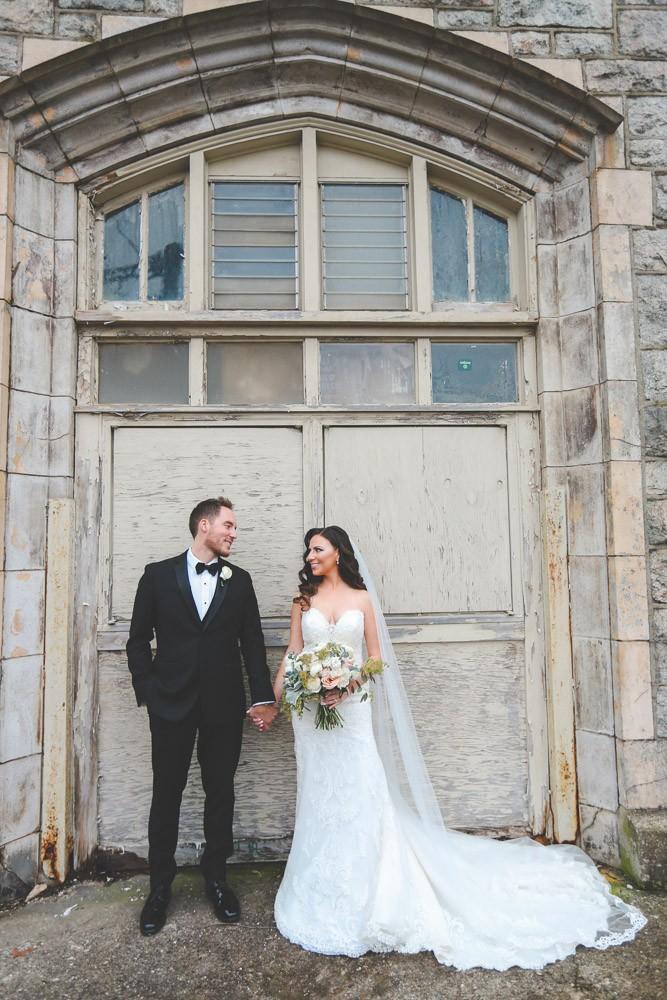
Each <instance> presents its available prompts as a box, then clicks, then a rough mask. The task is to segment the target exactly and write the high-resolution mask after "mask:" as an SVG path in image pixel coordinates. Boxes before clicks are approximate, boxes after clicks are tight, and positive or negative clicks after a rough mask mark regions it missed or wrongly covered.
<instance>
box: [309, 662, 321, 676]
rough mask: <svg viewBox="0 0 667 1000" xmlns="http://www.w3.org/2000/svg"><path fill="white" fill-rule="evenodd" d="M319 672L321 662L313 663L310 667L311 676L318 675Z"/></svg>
mask: <svg viewBox="0 0 667 1000" xmlns="http://www.w3.org/2000/svg"><path fill="white" fill-rule="evenodd" d="M319 672H320V666H319V663H313V664H311V667H310V676H311V677H317V675H318V674H319Z"/></svg>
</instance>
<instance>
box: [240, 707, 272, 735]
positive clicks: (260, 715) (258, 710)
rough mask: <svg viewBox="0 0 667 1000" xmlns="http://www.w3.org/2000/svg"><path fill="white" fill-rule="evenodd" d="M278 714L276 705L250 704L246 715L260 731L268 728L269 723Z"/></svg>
mask: <svg viewBox="0 0 667 1000" xmlns="http://www.w3.org/2000/svg"><path fill="white" fill-rule="evenodd" d="M277 714H278V706H277V705H252V706H251V707H250V708H249V709H248V711H247V712H246V715H247V716H248V718H249V719H250V721H251V722H252V724H253V726H256V727H257V729H259V731H260V732H261V733H263V732H266V730H267V729H270V727H271V723H272V722H273V720H274V719H275V717H276V716H277Z"/></svg>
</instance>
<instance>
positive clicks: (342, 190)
mask: <svg viewBox="0 0 667 1000" xmlns="http://www.w3.org/2000/svg"><path fill="white" fill-rule="evenodd" d="M322 243H323V266H322V273H323V281H324V306H325V308H326V309H406V308H407V304H408V273H407V239H406V222H405V187H404V186H403V185H402V184H324V185H323V186H322Z"/></svg>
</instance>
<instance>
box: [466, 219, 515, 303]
mask: <svg viewBox="0 0 667 1000" xmlns="http://www.w3.org/2000/svg"><path fill="white" fill-rule="evenodd" d="M473 218H474V226H475V284H476V287H477V291H476V298H477V301H478V302H507V300H508V299H509V297H510V275H509V247H508V241H507V219H499V218H498V216H497V215H492V214H491V212H485V211H484V209H483V208H478V207H477V205H475V207H474V209H473Z"/></svg>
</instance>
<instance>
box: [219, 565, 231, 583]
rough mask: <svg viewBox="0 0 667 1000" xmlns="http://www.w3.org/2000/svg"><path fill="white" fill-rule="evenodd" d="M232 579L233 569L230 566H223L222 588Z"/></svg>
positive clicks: (221, 571) (221, 572)
mask: <svg viewBox="0 0 667 1000" xmlns="http://www.w3.org/2000/svg"><path fill="white" fill-rule="evenodd" d="M231 578H232V571H231V569H230V568H229V566H223V567H222V569H221V570H220V586H221V587H224V585H225V584H226V583H227V580H231Z"/></svg>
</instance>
